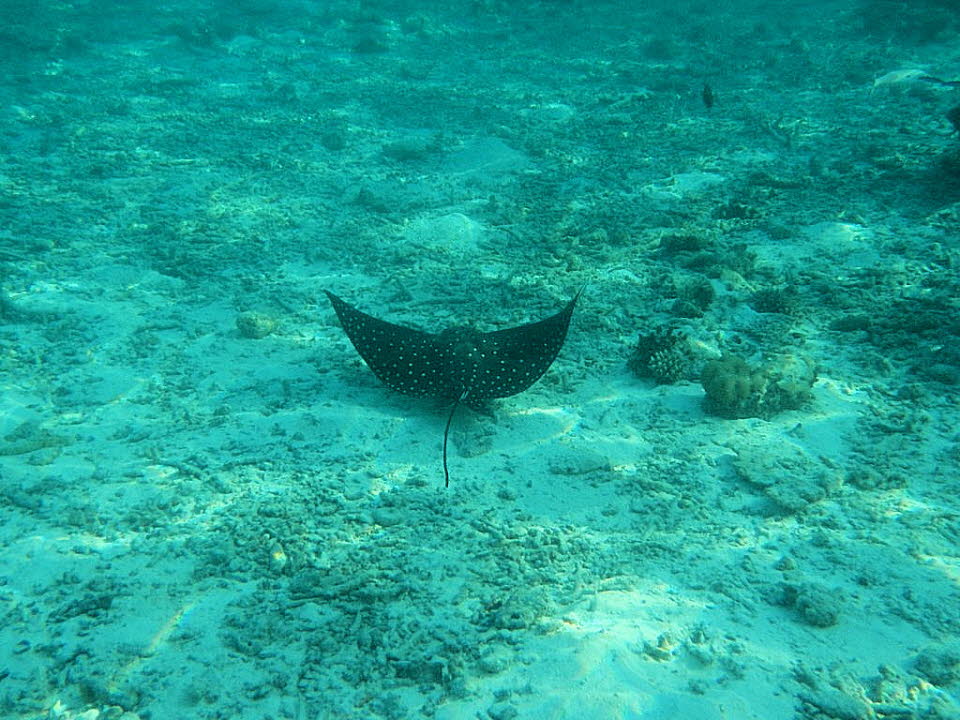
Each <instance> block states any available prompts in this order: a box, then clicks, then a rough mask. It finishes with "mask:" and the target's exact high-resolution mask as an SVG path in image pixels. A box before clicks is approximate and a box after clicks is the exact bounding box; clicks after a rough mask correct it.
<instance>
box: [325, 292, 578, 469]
mask: <svg viewBox="0 0 960 720" xmlns="http://www.w3.org/2000/svg"><path fill="white" fill-rule="evenodd" d="M327 297H328V298H330V303H331V304H332V305H333V309H334V311H335V312H336V313H337V317H338V318H339V320H340V324H341V325H342V326H343V329H344V331H345V332H346V334H347V337H348V338H350V342H351V343H353V346H354V347H355V348H356V350H357V352H358V353H359V354H360V357H362V358H363V359H364V362H366V363H367V365H368V366H369V368H370V369H371V370H372V371H373V374H374V375H376V376H377V377H378V378H379V379H380V380H381V381H382V382H383V383H384V384H385V385H387V386H388V387H390V388H392V389H394V390H396V391H397V392H401V393H405V394H407V395H415V396H419V397H440V398H447V399H450V400H453V401H454V404H453V408H452V409H451V411H450V416H449V417H448V419H447V426H446V429H445V430H444V436H443V470H444V476H445V477H446V480H447V484H449V479H450V476H449V473H448V472H447V435H448V433H449V431H450V423H451V421H452V420H453V414H454V412H456V409H457V407H458V406H459V405H460V403H461V402H468V403H472V402H475V401H478V400H484V399H487V398H501V397H509V396H510V395H516V394H517V393H520V392H523V391H524V390H526V389H527V388H528V387H530V386H531V385H533V383H535V382H536V381H537V380H539V379H540V377H542V376H543V374H544V373H545V372H546V371H547V369H548V368H549V367H550V365H551V364H552V363H553V361H554V360H555V359H556V357H557V355H558V354H559V353H560V348H562V347H563V342H564V340H565V339H566V337H567V329H568V328H569V326H570V318H571V317H572V315H573V309H574V307H576V304H577V299H578V298H579V297H580V293H579V292H578V293H577V294H576V295H575V296H574V297H573V299H572V300H570V302H569V303H567V305H566V307H564V308H563V310H561V311H560V312H558V313H557V314H556V315H551V316H550V317H548V318H546V319H544V320H540V321H538V322H533V323H527V324H526V325H520V326H518V327H513V328H507V329H505V330H496V331H494V332H489V333H482V332H480V331H478V330H474V329H472V328H466V327H457V328H450V329H448V330H444V331H443V332H441V333H439V334H432V333H427V332H423V331H421V330H416V329H414V328H408V327H405V326H403V325H395V324H393V323H389V322H387V321H385V320H380V319H379V318H375V317H373V316H372V315H367V314H366V313H364V312H361V311H360V310H357V309H356V308H355V307H353V306H352V305H349V304H348V303H346V302H344V301H343V300H341V299H340V298H339V297H337V296H336V295H334V294H333V293H331V292H329V291H327Z"/></svg>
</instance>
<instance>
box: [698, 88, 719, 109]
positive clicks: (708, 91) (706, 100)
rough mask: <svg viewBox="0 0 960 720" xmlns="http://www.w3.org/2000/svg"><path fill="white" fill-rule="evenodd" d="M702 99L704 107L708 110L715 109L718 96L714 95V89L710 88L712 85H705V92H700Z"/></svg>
mask: <svg viewBox="0 0 960 720" xmlns="http://www.w3.org/2000/svg"><path fill="white" fill-rule="evenodd" d="M700 99H701V100H703V105H704V107H705V108H707V110H709V109H710V108H712V107H713V104H714V103H715V102H716V101H717V98H716V96H715V95H714V94H713V88H712V87H710V83H704V84H703V90H701V91H700Z"/></svg>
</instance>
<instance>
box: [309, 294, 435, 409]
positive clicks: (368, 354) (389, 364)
mask: <svg viewBox="0 0 960 720" xmlns="http://www.w3.org/2000/svg"><path fill="white" fill-rule="evenodd" d="M324 292H326V294H327V297H328V298H330V303H331V304H332V305H333V309H334V311H335V312H336V314H337V318H339V320H340V324H341V325H342V326H343V330H344V332H345V333H346V334H347V337H348V338H349V339H350V342H351V343H352V344H353V347H354V348H356V350H357V353H359V355H360V357H362V358H363V361H364V362H365V363H366V364H367V366H368V367H369V368H370V370H371V371H372V372H373V374H374V375H376V376H377V378H378V379H379V380H380V381H381V382H382V383H383V384H384V385H386V386H387V387H389V388H391V389H393V390H396V391H397V392H401V393H404V394H406V395H415V396H419V397H426V396H432V395H438V394H440V392H441V389H442V388H443V385H444V367H443V362H442V356H443V350H442V348H441V347H440V345H439V344H438V342H437V336H436V335H431V334H430V333H426V332H423V331H422V330H416V329H414V328H408V327H404V326H403V325H396V324H394V323H390V322H387V321H386V320H381V319H380V318H375V317H373V315H368V314H367V313H365V312H362V311H360V310H357V308H355V307H353V306H352V305H350V304H349V303H346V302H344V301H343V300H341V299H340V298H339V297H337V296H336V295H334V294H333V293H332V292H330V291H328V290H327V291H324Z"/></svg>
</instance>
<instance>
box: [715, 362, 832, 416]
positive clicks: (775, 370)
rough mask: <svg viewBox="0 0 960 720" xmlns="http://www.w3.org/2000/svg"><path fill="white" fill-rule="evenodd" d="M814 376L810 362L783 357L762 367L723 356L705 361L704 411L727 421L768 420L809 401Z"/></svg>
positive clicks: (814, 379)
mask: <svg viewBox="0 0 960 720" xmlns="http://www.w3.org/2000/svg"><path fill="white" fill-rule="evenodd" d="M816 379H817V373H816V367H815V366H814V364H813V362H812V361H810V360H809V359H807V358H804V357H800V356H796V355H783V356H779V357H777V358H774V359H773V360H771V361H770V362H768V363H766V364H765V365H761V366H754V365H750V364H749V363H747V361H746V360H744V359H743V358H742V357H740V356H738V355H734V354H732V353H724V354H723V356H722V357H720V359H719V360H712V361H710V362H708V363H707V364H706V365H705V366H704V368H703V371H702V372H701V374H700V383H701V385H702V386H703V390H704V392H705V393H706V406H707V411H708V412H711V413H713V414H714V415H719V416H720V417H726V418H748V417H761V418H769V417H772V416H773V415H775V414H777V413H778V412H781V411H783V410H796V409H797V408H800V407H802V406H803V405H804V403H806V402H807V401H808V400H810V398H811V396H812V395H811V391H812V389H813V384H814V382H816Z"/></svg>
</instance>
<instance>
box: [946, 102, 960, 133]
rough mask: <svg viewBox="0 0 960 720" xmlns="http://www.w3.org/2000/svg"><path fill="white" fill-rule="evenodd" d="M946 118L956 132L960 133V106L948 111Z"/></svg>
mask: <svg viewBox="0 0 960 720" xmlns="http://www.w3.org/2000/svg"><path fill="white" fill-rule="evenodd" d="M946 118H947V120H949V121H950V124H951V125H953V129H954V131H955V132H958V133H960V105H955V106H954V107H952V108H950V109H949V110H947V115H946Z"/></svg>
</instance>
